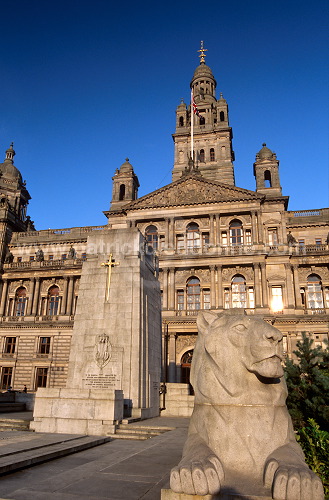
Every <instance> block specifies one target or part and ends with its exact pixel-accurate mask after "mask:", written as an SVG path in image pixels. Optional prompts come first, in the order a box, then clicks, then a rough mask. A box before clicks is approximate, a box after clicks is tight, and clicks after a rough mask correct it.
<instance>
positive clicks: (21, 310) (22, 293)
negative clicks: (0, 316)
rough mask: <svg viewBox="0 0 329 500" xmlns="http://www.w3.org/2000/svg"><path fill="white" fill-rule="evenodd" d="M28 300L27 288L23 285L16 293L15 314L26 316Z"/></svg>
mask: <svg viewBox="0 0 329 500" xmlns="http://www.w3.org/2000/svg"><path fill="white" fill-rule="evenodd" d="M26 301H27V297H26V288H24V287H23V286H21V287H19V288H17V290H16V294H15V316H25V307H26Z"/></svg>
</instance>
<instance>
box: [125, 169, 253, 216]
mask: <svg viewBox="0 0 329 500" xmlns="http://www.w3.org/2000/svg"><path fill="white" fill-rule="evenodd" d="M261 198H262V197H261V196H260V195H259V194H257V193H255V192H254V191H249V190H247V189H242V188H238V187H235V186H229V185H227V184H222V183H220V182H216V181H208V180H205V179H203V178H202V177H199V176H196V175H188V176H184V177H183V178H181V179H178V180H177V181H175V182H172V183H171V184H168V185H167V186H164V187H163V188H160V189H158V190H157V191H153V192H152V193H150V194H147V195H145V196H142V197H141V198H139V199H138V200H135V201H133V202H131V203H129V204H127V205H125V206H123V207H122V208H123V209H124V210H130V209H141V208H154V207H169V206H179V205H200V204H208V203H218V202H232V201H241V200H246V201H247V200H254V199H261Z"/></svg>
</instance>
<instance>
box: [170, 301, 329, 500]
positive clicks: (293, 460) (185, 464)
mask: <svg viewBox="0 0 329 500" xmlns="http://www.w3.org/2000/svg"><path fill="white" fill-rule="evenodd" d="M197 325H198V331H199V334H198V337H197V342H196V345H195V349H194V355H193V361H192V367H191V383H192V386H193V388H194V393H195V405H194V410H193V414H192V417H191V420H190V426H189V431H188V437H187V441H186V443H185V446H184V450H183V458H182V460H181V461H180V463H179V464H178V466H177V467H175V468H174V469H172V471H171V476H170V486H171V489H172V490H173V491H174V492H176V493H178V494H187V495H201V496H203V495H216V497H217V495H218V494H219V493H220V492H221V493H222V494H223V498H224V497H225V498H228V497H231V493H232V492H233V496H234V497H235V496H236V495H238V496H239V498H240V496H241V497H243V498H256V497H257V498H259V499H260V498H275V499H280V500H291V499H296V500H302V499H306V498H307V500H323V499H324V494H323V487H322V483H321V481H320V479H319V477H318V476H317V475H316V474H315V473H314V472H313V471H311V469H309V467H308V466H307V465H306V463H305V459H304V455H303V452H302V449H301V448H300V446H299V444H298V443H297V441H296V438H295V434H294V430H293V426H292V422H291V418H290V415H289V413H288V410H287V407H286V404H285V401H286V397H287V387H286V384H285V381H284V377H283V368H282V365H281V362H282V360H283V347H282V334H281V332H280V331H279V330H277V329H276V328H274V327H273V326H272V325H270V324H268V323H266V322H265V321H263V320H261V319H258V318H254V317H251V316H247V315H244V314H237V313H236V312H232V311H228V312H224V313H222V314H216V313H213V312H210V311H207V312H203V313H199V316H198V319H197Z"/></svg>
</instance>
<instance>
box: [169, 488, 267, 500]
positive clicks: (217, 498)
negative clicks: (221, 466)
mask: <svg viewBox="0 0 329 500" xmlns="http://www.w3.org/2000/svg"><path fill="white" fill-rule="evenodd" d="M161 500H272V496H268V495H267V494H266V493H265V492H264V494H262V493H259V494H257V495H247V494H241V493H232V492H231V493H230V492H225V491H223V492H222V493H218V495H187V494H185V493H175V492H174V491H172V490H170V489H162V490H161Z"/></svg>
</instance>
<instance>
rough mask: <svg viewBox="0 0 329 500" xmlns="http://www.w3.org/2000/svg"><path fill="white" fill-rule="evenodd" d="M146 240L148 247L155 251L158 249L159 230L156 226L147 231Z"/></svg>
mask: <svg viewBox="0 0 329 500" xmlns="http://www.w3.org/2000/svg"><path fill="white" fill-rule="evenodd" d="M145 238H146V241H147V246H148V247H151V248H153V250H157V249H158V229H157V228H156V226H153V225H152V226H148V227H147V228H146V230H145Z"/></svg>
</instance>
